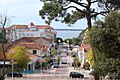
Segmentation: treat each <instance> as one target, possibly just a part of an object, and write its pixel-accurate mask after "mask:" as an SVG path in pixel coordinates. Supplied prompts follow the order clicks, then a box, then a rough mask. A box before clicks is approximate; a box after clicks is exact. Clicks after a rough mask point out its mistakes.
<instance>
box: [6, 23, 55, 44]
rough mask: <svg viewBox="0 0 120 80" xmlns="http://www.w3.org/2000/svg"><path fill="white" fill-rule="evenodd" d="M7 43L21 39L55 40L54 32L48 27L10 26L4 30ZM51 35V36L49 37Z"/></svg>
mask: <svg viewBox="0 0 120 80" xmlns="http://www.w3.org/2000/svg"><path fill="white" fill-rule="evenodd" d="M6 32H7V36H6V37H7V38H8V39H9V41H12V42H13V41H15V40H18V39H20V38H22V37H46V36H47V38H51V39H53V40H55V38H56V34H57V33H56V31H54V29H53V28H52V27H51V26H49V25H34V24H33V23H32V22H31V23H30V24H29V25H12V26H10V27H9V28H6ZM51 35H52V36H51Z"/></svg>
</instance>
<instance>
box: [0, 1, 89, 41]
mask: <svg viewBox="0 0 120 80" xmlns="http://www.w3.org/2000/svg"><path fill="white" fill-rule="evenodd" d="M42 6H43V3H42V2H40V0H0V14H2V13H5V12H7V16H9V17H10V18H11V22H10V25H13V24H25V25H28V24H29V23H30V22H33V23H34V24H37V25H47V24H45V22H44V20H42V19H41V17H40V16H39V10H40V9H42ZM50 26H52V27H53V28H55V29H73V28H75V29H85V28H86V26H87V25H86V20H85V19H83V20H81V21H78V22H77V23H76V24H74V25H73V26H71V27H69V26H67V25H66V24H64V23H60V22H55V21H53V22H52V23H51V25H50ZM57 33H58V34H57V36H58V37H62V38H64V39H65V38H72V37H77V36H78V35H79V33H80V32H78V31H76V32H68V33H67V32H62V31H60V32H57Z"/></svg>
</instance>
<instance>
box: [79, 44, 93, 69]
mask: <svg viewBox="0 0 120 80" xmlns="http://www.w3.org/2000/svg"><path fill="white" fill-rule="evenodd" d="M90 49H91V47H90V45H85V44H81V45H80V46H78V57H79V60H80V61H81V67H83V65H84V63H85V62H86V61H87V58H88V51H89V50H90Z"/></svg>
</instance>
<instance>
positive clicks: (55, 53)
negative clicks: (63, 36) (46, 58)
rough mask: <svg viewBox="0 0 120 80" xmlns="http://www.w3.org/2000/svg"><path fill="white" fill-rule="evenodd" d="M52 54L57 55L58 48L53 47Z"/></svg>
mask: <svg viewBox="0 0 120 80" xmlns="http://www.w3.org/2000/svg"><path fill="white" fill-rule="evenodd" d="M51 54H52V55H53V56H55V55H57V50H56V49H55V48H54V47H53V48H52V49H51Z"/></svg>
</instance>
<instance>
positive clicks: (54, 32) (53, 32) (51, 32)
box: [45, 31, 57, 35]
mask: <svg viewBox="0 0 120 80" xmlns="http://www.w3.org/2000/svg"><path fill="white" fill-rule="evenodd" d="M46 32H47V33H50V34H53V35H55V34H57V32H56V31H45V33H46Z"/></svg>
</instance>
